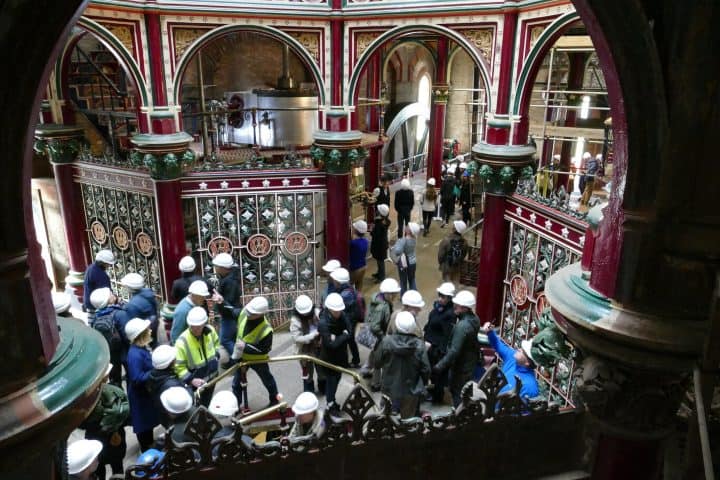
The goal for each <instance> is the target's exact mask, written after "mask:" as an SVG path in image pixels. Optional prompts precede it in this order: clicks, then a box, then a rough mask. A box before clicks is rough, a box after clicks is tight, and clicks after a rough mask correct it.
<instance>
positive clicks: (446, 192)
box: [440, 168, 457, 228]
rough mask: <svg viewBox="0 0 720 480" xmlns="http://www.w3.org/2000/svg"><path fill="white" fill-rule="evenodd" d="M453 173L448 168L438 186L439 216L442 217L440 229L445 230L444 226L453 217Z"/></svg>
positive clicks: (454, 198) (454, 183) (454, 197)
mask: <svg viewBox="0 0 720 480" xmlns="http://www.w3.org/2000/svg"><path fill="white" fill-rule="evenodd" d="M455 185H456V181H455V172H454V171H451V170H450V169H449V168H448V171H447V172H445V175H443V181H442V184H441V185H440V210H441V211H440V215H441V216H442V219H443V223H442V225H440V228H445V225H447V224H448V222H449V221H450V217H452V216H453V215H455V201H456V199H457V198H456V196H455Z"/></svg>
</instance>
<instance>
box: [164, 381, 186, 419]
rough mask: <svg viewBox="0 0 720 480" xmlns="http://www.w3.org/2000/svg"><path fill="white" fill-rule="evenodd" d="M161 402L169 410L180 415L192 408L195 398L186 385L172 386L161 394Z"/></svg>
mask: <svg viewBox="0 0 720 480" xmlns="http://www.w3.org/2000/svg"><path fill="white" fill-rule="evenodd" d="M160 403H162V406H163V407H164V408H165V410H167V411H168V412H170V413H173V414H175V415H179V414H181V413H185V412H187V411H188V410H190V409H191V408H192V406H193V399H192V395H190V392H188V391H187V389H186V388H185V387H170V388H168V389H167V390H165V391H164V392H163V393H161V394H160Z"/></svg>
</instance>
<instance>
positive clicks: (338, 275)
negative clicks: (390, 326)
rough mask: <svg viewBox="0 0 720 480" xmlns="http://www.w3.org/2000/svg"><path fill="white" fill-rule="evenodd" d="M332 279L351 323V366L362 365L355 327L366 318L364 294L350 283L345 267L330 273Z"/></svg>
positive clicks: (349, 343)
mask: <svg viewBox="0 0 720 480" xmlns="http://www.w3.org/2000/svg"><path fill="white" fill-rule="evenodd" d="M330 279H331V281H332V282H333V284H334V289H335V291H336V292H337V293H339V294H340V296H341V297H342V299H343V302H345V318H346V319H347V321H348V323H349V324H350V339H349V340H348V347H349V348H350V355H351V356H352V360H351V361H350V366H351V367H353V368H358V367H360V351H359V350H358V346H357V342H356V341H355V327H356V326H357V324H358V323H360V322H363V321H364V320H365V314H364V311H365V306H364V302H365V300H364V299H363V296H362V294H360V293H358V292H357V290H355V288H353V286H352V285H350V273H349V272H348V271H347V270H345V269H344V268H342V267H341V268H338V269H336V270H334V271H333V272H332V273H331V274H330Z"/></svg>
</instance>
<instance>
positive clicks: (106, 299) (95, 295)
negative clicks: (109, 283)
mask: <svg viewBox="0 0 720 480" xmlns="http://www.w3.org/2000/svg"><path fill="white" fill-rule="evenodd" d="M110 295H112V290H110V289H109V288H107V287H103V288H96V289H95V290H93V291H92V293H90V304H91V305H92V306H93V307H95V309H96V310H100V309H101V308H105V307H107V306H108V303H110Z"/></svg>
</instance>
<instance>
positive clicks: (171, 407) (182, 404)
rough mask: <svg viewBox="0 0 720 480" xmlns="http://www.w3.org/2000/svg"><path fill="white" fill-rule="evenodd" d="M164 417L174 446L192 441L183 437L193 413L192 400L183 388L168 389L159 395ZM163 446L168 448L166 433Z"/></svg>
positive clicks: (185, 436)
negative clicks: (168, 421) (166, 418)
mask: <svg viewBox="0 0 720 480" xmlns="http://www.w3.org/2000/svg"><path fill="white" fill-rule="evenodd" d="M160 403H162V406H163V410H164V411H165V415H167V417H168V418H169V419H170V425H169V426H168V427H167V429H168V430H170V428H171V427H172V435H171V436H172V440H173V442H174V443H175V444H179V443H185V442H189V441H192V438H190V437H188V436H187V435H185V428H186V427H187V423H188V420H190V417H191V416H192V414H193V413H194V412H195V408H193V398H192V395H191V394H190V392H188V391H187V389H185V388H184V387H170V388H168V389H167V390H165V391H164V392H163V393H162V394H161V395H160ZM165 446H168V438H167V432H166V433H165Z"/></svg>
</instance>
